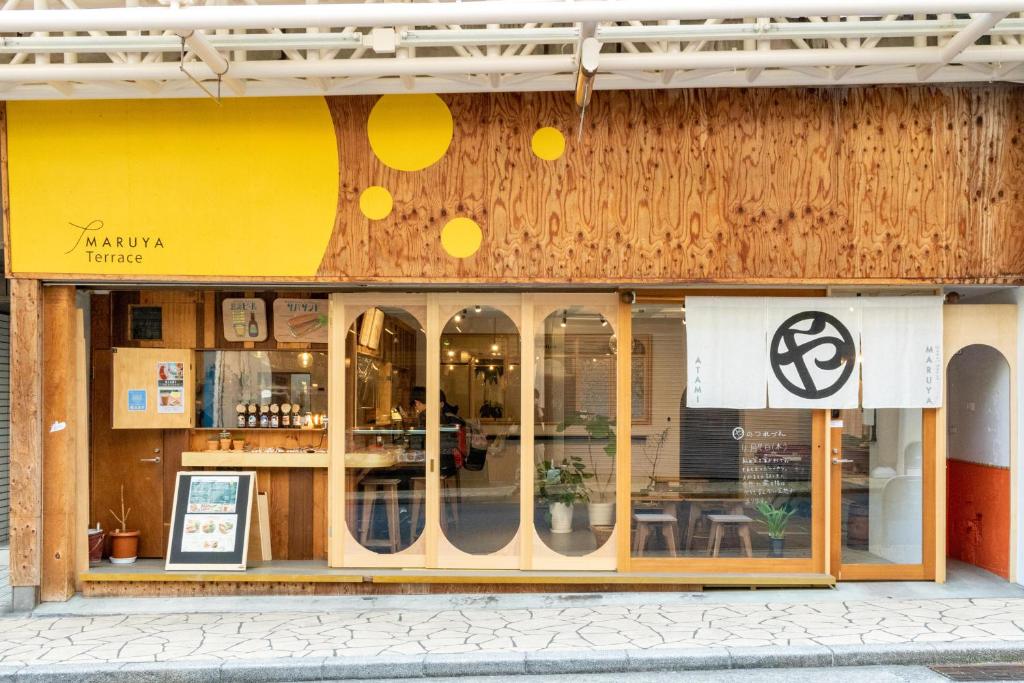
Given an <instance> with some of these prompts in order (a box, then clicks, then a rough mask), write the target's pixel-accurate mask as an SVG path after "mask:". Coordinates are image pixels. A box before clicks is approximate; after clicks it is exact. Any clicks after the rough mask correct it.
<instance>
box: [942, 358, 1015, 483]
mask: <svg viewBox="0 0 1024 683" xmlns="http://www.w3.org/2000/svg"><path fill="white" fill-rule="evenodd" d="M947 373H948V375H947V380H946V381H947V384H946V386H947V387H948V389H949V390H948V391H947V394H946V433H947V435H948V436H947V439H948V441H947V446H946V452H947V454H948V456H949V457H950V458H954V459H956V460H966V461H967V462H974V463H978V464H981V465H992V466H995V467H1009V466H1010V409H1009V406H1010V366H1009V364H1007V362H1006V359H1005V358H1003V355H1002V354H1001V353H999V351H996V350H995V349H993V348H992V347H990V346H981V345H974V346H968V347H966V348H964V349H961V350H960V352H959V353H957V354H956V355H955V356H953V359H952V360H951V361H950V362H949V367H948V368H947Z"/></svg>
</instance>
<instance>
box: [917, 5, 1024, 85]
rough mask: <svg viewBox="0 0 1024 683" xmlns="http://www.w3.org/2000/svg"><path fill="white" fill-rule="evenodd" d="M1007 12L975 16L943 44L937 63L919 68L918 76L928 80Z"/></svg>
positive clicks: (993, 25)
mask: <svg viewBox="0 0 1024 683" xmlns="http://www.w3.org/2000/svg"><path fill="white" fill-rule="evenodd" d="M1007 14H1009V12H989V13H986V14H979V15H978V16H976V17H973V18H972V19H971V23H969V24H968V25H967V28H965V29H963V30H962V31H960V32H959V33H957V34H956V35H955V36H953V37H952V38H951V39H950V41H949V42H948V43H946V44H945V45H943V46H942V48H941V50H942V51H941V53H940V55H939V61H938V62H937V63H935V64H925V65H923V66H921V67H919V68H918V70H917V77H918V78H919V79H921V80H922V81H927V80H928V79H929V78H931V77H932V75H933V74H934V73H935V72H936V71H938V70H939V67H941V66H942V65H944V64H949V63H950V62H952V61H954V60H955V59H956V58H957V56H958V55H960V54H961V53H962V52H963V51H964V50H966V49H967V48H968V47H970V46H971V45H974V43H975V42H976V41H977V40H978V38H981V37H982V36H983V35H985V34H986V33H988V32H989V31H990V30H991V29H992V28H994V27H995V25H996V24H998V23H999V22H1000V21H1002V20H1003V19H1004V18H1005V17H1006V15H1007Z"/></svg>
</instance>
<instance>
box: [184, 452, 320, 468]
mask: <svg viewBox="0 0 1024 683" xmlns="http://www.w3.org/2000/svg"><path fill="white" fill-rule="evenodd" d="M328 461H330V454H329V453H265V452H256V451H185V452H183V453H182V454H181V465H182V467H252V468H258V469H263V468H265V467H327V463H328Z"/></svg>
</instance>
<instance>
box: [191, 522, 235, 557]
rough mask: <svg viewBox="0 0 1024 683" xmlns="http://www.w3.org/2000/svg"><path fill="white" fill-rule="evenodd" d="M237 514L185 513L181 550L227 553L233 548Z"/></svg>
mask: <svg viewBox="0 0 1024 683" xmlns="http://www.w3.org/2000/svg"><path fill="white" fill-rule="evenodd" d="M237 523H238V516H237V515H192V514H189V515H185V528H184V533H183V534H182V536H181V550H182V551H183V552H186V553H211V552H212V553H229V552H231V551H232V550H234V549H235V527H236V526H237Z"/></svg>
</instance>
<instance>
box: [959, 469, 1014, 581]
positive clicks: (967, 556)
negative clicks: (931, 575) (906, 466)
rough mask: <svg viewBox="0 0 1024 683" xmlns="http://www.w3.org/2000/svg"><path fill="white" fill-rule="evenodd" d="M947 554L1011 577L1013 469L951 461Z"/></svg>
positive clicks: (1004, 576)
mask: <svg viewBox="0 0 1024 683" xmlns="http://www.w3.org/2000/svg"><path fill="white" fill-rule="evenodd" d="M946 482H947V484H946V488H947V491H946V544H947V545H946V554H947V555H949V557H953V558H956V559H958V560H962V561H964V562H967V563H968V564H973V565H976V566H978V567H981V568H982V569H987V570H988V571H990V572H992V573H994V574H998V575H999V576H1002V577H1003V578H1008V577H1009V574H1010V470H1009V469H1006V468H1002V467H992V466H990V465H979V464H977V463H973V462H966V461H964V460H954V459H952V458H950V459H949V461H948V465H947V477H946Z"/></svg>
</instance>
